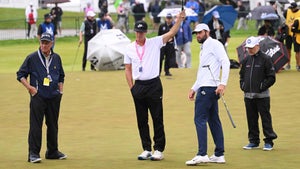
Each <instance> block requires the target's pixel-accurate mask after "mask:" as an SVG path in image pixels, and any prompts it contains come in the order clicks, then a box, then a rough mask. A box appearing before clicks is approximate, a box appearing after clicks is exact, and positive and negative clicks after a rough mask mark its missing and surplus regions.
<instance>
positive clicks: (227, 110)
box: [202, 65, 236, 128]
mask: <svg viewBox="0 0 300 169" xmlns="http://www.w3.org/2000/svg"><path fill="white" fill-rule="evenodd" d="M202 67H203V68H205V67H207V68H208V70H209V72H210V75H211V76H212V78H213V80H214V82H215V84H216V86H218V84H217V81H216V79H215V77H214V75H213V73H212V71H211V70H210V67H209V65H204V66H202ZM220 96H221V99H222V102H223V104H224V107H225V109H226V112H227V115H228V117H229V119H230V122H231V124H232V127H233V128H236V125H235V124H234V121H233V119H232V117H231V114H230V112H229V109H228V107H227V104H226V102H225V99H224V98H223V95H222V94H220Z"/></svg>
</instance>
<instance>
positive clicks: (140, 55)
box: [135, 42, 146, 64]
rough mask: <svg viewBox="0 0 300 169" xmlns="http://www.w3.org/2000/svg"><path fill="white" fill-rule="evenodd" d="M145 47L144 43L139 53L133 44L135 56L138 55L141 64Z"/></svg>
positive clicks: (136, 46)
mask: <svg viewBox="0 0 300 169" xmlns="http://www.w3.org/2000/svg"><path fill="white" fill-rule="evenodd" d="M145 46H146V43H145V44H144V45H143V46H142V53H140V52H139V50H138V45H137V43H136V42H135V51H136V54H137V55H138V57H139V59H140V63H141V64H142V61H143V57H144V53H145Z"/></svg>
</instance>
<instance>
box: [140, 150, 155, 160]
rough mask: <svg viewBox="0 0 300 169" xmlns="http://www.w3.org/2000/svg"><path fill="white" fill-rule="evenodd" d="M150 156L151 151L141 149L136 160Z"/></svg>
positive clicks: (146, 158)
mask: <svg viewBox="0 0 300 169" xmlns="http://www.w3.org/2000/svg"><path fill="white" fill-rule="evenodd" d="M151 156H152V153H151V152H150V151H147V150H145V151H143V152H142V153H141V154H140V155H139V156H138V160H148V159H149V158H150V157H151Z"/></svg>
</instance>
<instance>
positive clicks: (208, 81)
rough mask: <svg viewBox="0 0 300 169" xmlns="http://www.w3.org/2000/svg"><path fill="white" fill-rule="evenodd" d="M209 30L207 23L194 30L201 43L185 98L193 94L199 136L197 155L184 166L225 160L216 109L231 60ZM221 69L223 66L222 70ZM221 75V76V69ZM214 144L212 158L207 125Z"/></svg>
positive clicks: (222, 137)
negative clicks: (197, 64) (191, 82)
mask: <svg viewBox="0 0 300 169" xmlns="http://www.w3.org/2000/svg"><path fill="white" fill-rule="evenodd" d="M209 33H210V30H209V27H208V26H207V25H206V24H203V23H201V24H198V25H197V26H196V28H195V30H194V31H193V34H196V37H197V41H198V42H199V43H201V44H202V45H201V51H200V55H199V57H200V59H199V60H200V63H199V68H198V74H197V80H196V82H195V83H194V85H193V86H192V88H191V90H190V92H189V94H188V97H189V99H190V100H191V101H194V97H195V94H196V93H197V96H196V100H195V118H194V121H195V125H196V131H197V137H198V152H197V155H196V156H195V157H194V158H193V159H192V160H190V161H186V165H197V164H199V163H207V162H214V163H225V158H224V136H223V129H222V124H221V121H220V118H219V112H218V109H219V108H218V99H219V98H220V95H223V94H224V92H225V86H226V84H227V80H228V77H229V70H230V62H229V59H228V56H227V53H226V51H225V48H224V46H223V44H222V43H221V42H220V41H218V40H216V39H213V38H211V37H210V36H209ZM221 68H222V69H221ZM221 70H222V78H221V79H220V71H221ZM206 123H208V125H209V127H210V131H211V134H212V137H213V140H214V143H215V146H216V147H215V151H214V154H213V155H212V156H211V157H208V155H207V125H206Z"/></svg>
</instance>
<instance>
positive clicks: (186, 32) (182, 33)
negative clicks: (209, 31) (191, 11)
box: [176, 18, 192, 68]
mask: <svg viewBox="0 0 300 169" xmlns="http://www.w3.org/2000/svg"><path fill="white" fill-rule="evenodd" d="M176 19H177V18H176ZM191 42H192V30H191V27H190V23H189V22H188V21H187V19H186V20H184V21H183V22H182V23H181V26H180V28H179V30H178V32H177V34H176V48H177V52H176V62H177V65H178V68H191V67H192V52H191ZM182 51H183V52H184V54H185V55H186V63H185V64H184V63H183V62H182V60H181V52H182Z"/></svg>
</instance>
